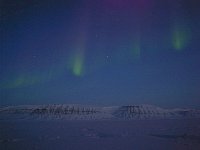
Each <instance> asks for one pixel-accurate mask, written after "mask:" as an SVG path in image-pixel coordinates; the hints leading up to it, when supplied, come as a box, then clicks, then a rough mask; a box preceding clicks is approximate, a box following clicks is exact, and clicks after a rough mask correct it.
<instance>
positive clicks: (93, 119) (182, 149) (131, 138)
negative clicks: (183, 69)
mask: <svg viewBox="0 0 200 150" xmlns="http://www.w3.org/2000/svg"><path fill="white" fill-rule="evenodd" d="M199 149H200V117H199V110H191V109H162V108H159V107H155V106H151V105H140V106H135V105H132V106H114V107H93V106H82V105H40V106H15V107H13V106H12V107H4V108H0V150H199Z"/></svg>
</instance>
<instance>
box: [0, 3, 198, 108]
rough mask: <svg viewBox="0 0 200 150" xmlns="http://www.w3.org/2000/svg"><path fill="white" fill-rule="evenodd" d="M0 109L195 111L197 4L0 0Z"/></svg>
mask: <svg viewBox="0 0 200 150" xmlns="http://www.w3.org/2000/svg"><path fill="white" fill-rule="evenodd" d="M0 6H1V8H0V10H1V20H0V31H1V34H0V40H1V43H0V44H1V47H0V105H16V104H47V103H81V104H100V105H110V104H115V105H118V104H145V103H147V104H156V105H157V104H158V105H160V106H169V107H171V106H183V107H185V106H187V107H188V106H189V107H200V99H199V98H200V92H199V91H200V69H199V66H200V46H199V39H200V34H199V32H198V31H199V27H200V17H199V16H200V11H199V6H200V5H199V2H198V1H196V0H190V1H189V0H166V1H160V0H101V1H100V0H68V1H64V0H57V1H56V0H30V1H27V0H17V1H14V0H2V1H1V3H0Z"/></svg>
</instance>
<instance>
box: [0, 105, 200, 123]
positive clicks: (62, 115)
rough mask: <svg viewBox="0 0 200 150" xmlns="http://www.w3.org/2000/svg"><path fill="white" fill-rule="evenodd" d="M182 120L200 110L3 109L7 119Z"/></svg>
mask: <svg viewBox="0 0 200 150" xmlns="http://www.w3.org/2000/svg"><path fill="white" fill-rule="evenodd" d="M14 118H15V119H67V120H100V119H104V120H107V119H116V120H118V119H120V120H123V119H125V120H134V119H179V118H200V110H194V109H163V108H160V107H156V106H152V105H128V106H111V107H98V106H85V105H71V104H70V105H67V104H63V105H56V104H52V105H24V106H8V107H2V108H0V120H2V119H3V120H4V119H14Z"/></svg>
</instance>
